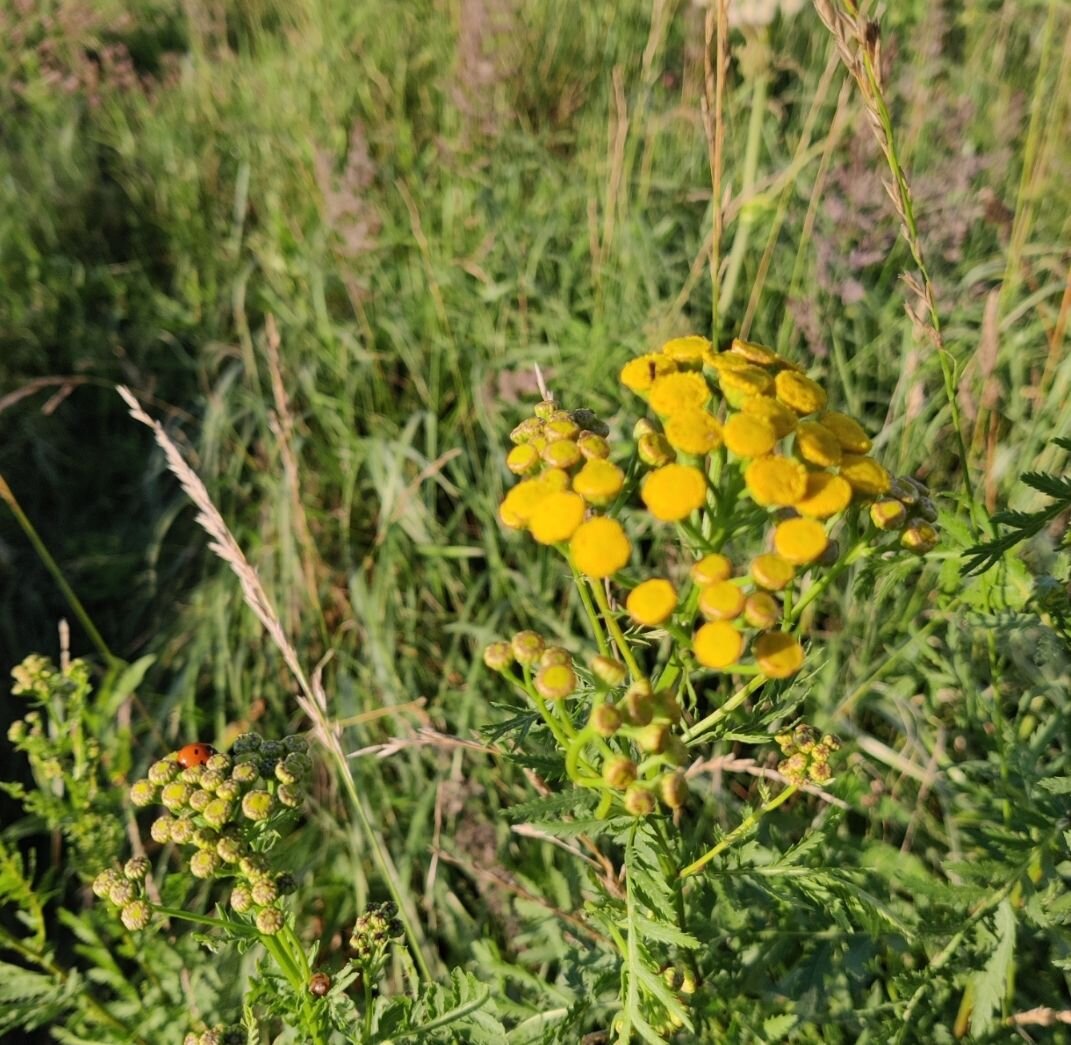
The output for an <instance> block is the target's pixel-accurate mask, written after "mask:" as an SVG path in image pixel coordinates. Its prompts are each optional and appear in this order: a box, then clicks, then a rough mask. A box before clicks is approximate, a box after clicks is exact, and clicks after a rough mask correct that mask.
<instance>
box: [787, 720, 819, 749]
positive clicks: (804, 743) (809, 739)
mask: <svg viewBox="0 0 1071 1045" xmlns="http://www.w3.org/2000/svg"><path fill="white" fill-rule="evenodd" d="M821 739H822V738H821V734H819V732H818V730H817V729H815V728H814V726H808V725H803V724H801V725H799V726H797V727H796V728H795V729H794V730H793V731H792V742H793V744H794V745H795V747H796V750H797V751H802V752H803V753H804V754H805V755H808V754H810V753H811V752H812V751H813V750H814V746H815V744H817V743H818V741H819V740H821Z"/></svg>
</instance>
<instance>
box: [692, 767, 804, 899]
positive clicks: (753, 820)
mask: <svg viewBox="0 0 1071 1045" xmlns="http://www.w3.org/2000/svg"><path fill="white" fill-rule="evenodd" d="M798 790H799V788H798V786H797V785H796V784H789V786H788V787H786V788H785V789H784V791H782V792H781V793H780V794H779V795H777V797H776V798H771V799H770V800H769V802H766V803H764V804H763V805H761V806H759V808H758V809H753V810H752V811H751V812H750V813H749V814H748V815H747V818H746V819H744V820H742V821H741V822H740V823H739V824H737V826H736V827H734V828H733V829H732V831H730V832H729V833H728V834H727V835H726V836H725V837H724V838H723V839H722V840H721V841H720V842H719V843H718V844H717V845H716V846H714V847H713V848H712V849H708V850H707V851H706V852H705V853H704V854H703V855H702V856H701V857H700V858H699V859H698V860H693V861H692V863H690V864H689V865H688V866H687V867H685V868H683V869H682V870H681V872H680V877H681V878H688V877H689V876H690V875H693V874H697V873H698V872H699V871H701V870H702V869H703V868H704V867H705V866H706V865H707V864H708V863H710V861H711V860H713V859H714V858H715V857H716V856H718V855H719V854H721V853H724V852H725V850H726V849H728V848H729V846H731V845H733V844H734V843H735V842H737V841H739V840H740V839H741V838H742V837H743V836H744V835H745V834H747V833H748V831H750V830H751V829H752V828H753V827H754V826H755V825H756V824H757V823H758V822H759V820H761V819H762V818H763V817H764V816H765V815H766V814H767V813H771V812H773V811H774V810H775V809H776V808H777V807H778V806H779V805H781V804H782V803H783V802H787V801H788V799H790V798H791V797H792V796H793V795H794V794H795V793H796V792H797V791H798Z"/></svg>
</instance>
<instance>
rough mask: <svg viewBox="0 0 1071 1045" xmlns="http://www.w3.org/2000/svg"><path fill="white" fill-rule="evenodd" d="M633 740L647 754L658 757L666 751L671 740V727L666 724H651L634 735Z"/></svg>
mask: <svg viewBox="0 0 1071 1045" xmlns="http://www.w3.org/2000/svg"><path fill="white" fill-rule="evenodd" d="M632 739H633V740H634V741H635V742H636V746H637V747H638V748H639V749H640V750H641V751H643V752H644V753H645V754H648V755H657V754H658V753H659V752H661V751H662V750H664V749H665V746H666V741H667V740H668V739H669V726H667V725H666V724H665V723H664V722H651V723H649V724H648V725H646V726H642V727H641V728H640V729H639V730H638V731H637V732H636V733H635V734H633V737H632Z"/></svg>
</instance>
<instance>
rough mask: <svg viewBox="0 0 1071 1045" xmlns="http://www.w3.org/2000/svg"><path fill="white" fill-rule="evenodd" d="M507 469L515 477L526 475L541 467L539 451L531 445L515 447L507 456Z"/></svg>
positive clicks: (525, 444)
mask: <svg viewBox="0 0 1071 1045" xmlns="http://www.w3.org/2000/svg"><path fill="white" fill-rule="evenodd" d="M506 467H507V468H508V469H509V470H510V471H511V472H512V473H513V474H514V475H526V474H527V473H528V472H532V471H535V469H536V468H538V467H539V451H538V450H537V449H536V448H535V447H534V446H532V445H530V444H529V443H522V444H521V445H520V446H515V447H514V448H513V449H512V450H510V452H509V453H508V454H507V455H506Z"/></svg>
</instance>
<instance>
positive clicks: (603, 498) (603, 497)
mask: <svg viewBox="0 0 1071 1045" xmlns="http://www.w3.org/2000/svg"><path fill="white" fill-rule="evenodd" d="M624 485H625V473H624V472H622V471H621V469H620V468H618V467H617V465H616V464H614V463H613V462H611V461H605V460H603V459H602V458H601V457H596V458H593V459H591V460H589V461H587V462H586V463H585V465H584V467H583V468H581V469H580V471H579V472H577V473H576V475H575V476H574V477H573V489H574V490H575V491H576V492H577V493H578V494H580V496H581V497H583V498H584V500H585V501H587V502H588V504H594V505H604V504H609V503H610V502H611V501H612V500H613V499H614V498H615V497H616V496H617V495H618V494H619V493H620V492H621V488H622V487H623V486H624Z"/></svg>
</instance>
